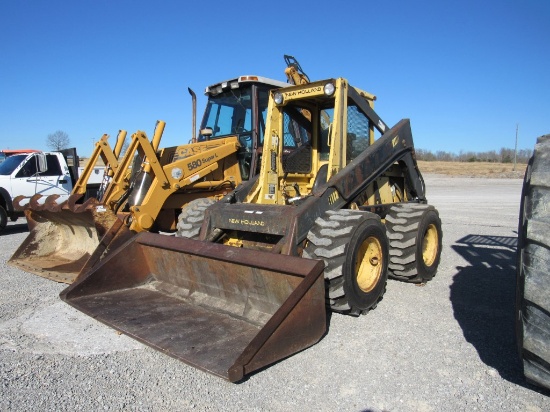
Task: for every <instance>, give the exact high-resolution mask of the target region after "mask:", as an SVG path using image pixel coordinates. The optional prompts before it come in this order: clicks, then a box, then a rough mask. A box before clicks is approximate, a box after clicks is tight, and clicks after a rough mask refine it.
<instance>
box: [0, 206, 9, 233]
mask: <svg viewBox="0 0 550 412" xmlns="http://www.w3.org/2000/svg"><path fill="white" fill-rule="evenodd" d="M7 224H8V214H7V213H6V209H4V207H3V206H0V232H1V231H2V230H4V229H5V227H6V225H7Z"/></svg>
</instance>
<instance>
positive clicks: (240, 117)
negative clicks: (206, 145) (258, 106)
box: [199, 87, 252, 140]
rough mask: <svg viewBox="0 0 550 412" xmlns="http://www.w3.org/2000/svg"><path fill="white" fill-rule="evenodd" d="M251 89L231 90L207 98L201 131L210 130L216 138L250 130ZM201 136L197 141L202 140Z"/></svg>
mask: <svg viewBox="0 0 550 412" xmlns="http://www.w3.org/2000/svg"><path fill="white" fill-rule="evenodd" d="M251 91H252V88H250V87H248V88H244V89H232V90H228V91H225V92H223V93H220V94H217V95H215V96H210V97H209V98H208V103H207V106H206V111H205V112H204V118H203V119H202V124H201V130H203V129H211V130H212V136H211V137H210V138H217V137H221V136H227V135H231V134H241V133H247V132H250V131H251V130H252V93H251ZM204 138H205V136H201V137H200V138H199V140H204Z"/></svg>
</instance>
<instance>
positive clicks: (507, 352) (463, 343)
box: [0, 175, 550, 412]
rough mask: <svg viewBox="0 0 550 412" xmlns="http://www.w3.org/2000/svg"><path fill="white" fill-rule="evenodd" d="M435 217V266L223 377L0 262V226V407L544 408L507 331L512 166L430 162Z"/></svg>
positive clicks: (5, 255) (0, 244) (11, 241)
mask: <svg viewBox="0 0 550 412" xmlns="http://www.w3.org/2000/svg"><path fill="white" fill-rule="evenodd" d="M426 185H427V188H428V193H427V194H428V199H429V201H430V203H431V204H433V205H434V206H436V207H437V208H438V210H439V212H440V215H441V219H442V221H443V233H444V236H443V240H444V248H443V254H442V259H441V264H440V267H439V271H438V274H437V276H436V277H435V278H434V279H433V280H432V281H431V282H429V283H428V284H427V285H425V286H423V287H419V286H414V285H410V284H405V283H401V282H396V281H390V282H389V283H388V288H387V292H386V295H385V297H384V299H383V301H382V302H381V303H380V304H379V305H378V307H377V309H376V310H374V311H372V312H370V313H369V314H368V315H367V316H362V317H359V318H352V317H349V316H343V315H339V314H333V315H332V316H331V317H330V324H329V331H328V333H327V335H326V336H325V337H324V338H323V339H322V340H321V341H320V342H319V343H318V344H316V345H315V346H313V347H311V348H309V349H307V350H305V351H303V352H301V353H299V354H296V355H294V356H292V357H290V358H288V359H286V360H284V361H281V362H279V363H277V364H275V365H273V366H271V367H269V368H267V369H265V370H262V371H260V372H258V373H255V374H253V375H252V376H250V377H249V378H248V379H247V380H245V381H243V382H242V383H240V384H231V383H228V382H226V381H224V380H222V379H220V378H217V377H215V376H211V375H209V374H207V373H204V372H201V371H199V370H196V369H194V368H192V367H189V366H187V365H185V364H183V363H181V362H178V361H176V360H174V359H172V358H170V357H168V356H164V355H162V354H161V353H160V352H156V351H155V350H153V349H151V348H149V347H146V346H144V345H142V344H140V343H138V342H136V341H134V340H132V339H130V338H128V337H126V336H124V335H119V334H117V333H116V332H115V331H114V330H112V329H110V328H108V327H106V326H104V325H102V324H99V323H98V322H96V321H94V320H93V319H91V318H89V317H87V316H85V315H84V314H82V313H80V312H78V311H76V310H75V309H73V308H72V307H70V306H68V305H66V304H65V303H63V302H61V301H60V299H59V297H58V294H59V292H61V290H63V289H64V285H62V284H57V283H54V282H52V281H49V280H46V279H43V278H41V277H38V276H35V275H32V274H29V273H26V272H23V271H20V270H18V269H15V268H12V267H11V266H8V265H7V264H6V262H7V260H8V259H9V258H10V257H11V255H12V254H13V252H14V251H15V249H16V247H17V246H18V245H19V244H20V243H21V242H22V240H23V239H24V238H25V237H26V235H27V233H28V232H27V228H26V225H25V224H24V222H23V220H19V221H17V222H14V223H10V224H9V226H8V228H7V229H6V231H5V232H4V234H2V235H0V265H1V273H0V282H1V285H2V287H1V289H0V381H1V383H0V410H2V411H9V410H38V409H40V410H84V411H98V410H139V411H141V410H143V411H161V410H162V411H165V410H191V409H194V410H199V411H203V410H205V411H209V410H212V411H218V410H224V411H241V410H245V411H248V410H254V411H260V410H271V411H289V410H316V411H335V410H341V411H426V412H427V411H441V410H451V411H472V410H480V411H487V410H494V411H497V410H498V411H516V410H519V411H531V412H533V411H547V410H550V399H549V398H548V394H549V393H548V392H543V391H541V390H539V389H537V388H535V387H533V386H530V385H529V384H527V383H525V382H524V380H523V379H522V376H521V367H520V364H519V361H518V359H517V355H516V346H515V341H514V332H513V319H514V313H513V307H514V284H515V248H516V236H517V219H518V209H519V199H520V192H521V180H520V179H493V180H491V179H469V178H449V177H443V176H437V175H428V176H426Z"/></svg>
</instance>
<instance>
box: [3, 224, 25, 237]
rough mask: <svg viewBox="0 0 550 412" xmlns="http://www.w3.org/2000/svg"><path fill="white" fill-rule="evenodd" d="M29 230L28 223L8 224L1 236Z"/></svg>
mask: <svg viewBox="0 0 550 412" xmlns="http://www.w3.org/2000/svg"><path fill="white" fill-rule="evenodd" d="M28 231H29V227H28V226H27V223H16V224H13V225H7V226H6V227H5V228H4V230H2V232H1V235H0V236H6V235H12V234H16V233H23V232H28Z"/></svg>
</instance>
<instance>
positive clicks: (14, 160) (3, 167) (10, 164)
mask: <svg viewBox="0 0 550 412" xmlns="http://www.w3.org/2000/svg"><path fill="white" fill-rule="evenodd" d="M26 157H27V155H26V154H24V155H13V156H9V157H6V159H5V160H4V161H3V162H2V163H0V175H3V176H7V175H11V174H12V173H13V171H14V170H15V169H16V168H17V166H19V165H20V164H21V162H22V161H23V160H25V158H26Z"/></svg>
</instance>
